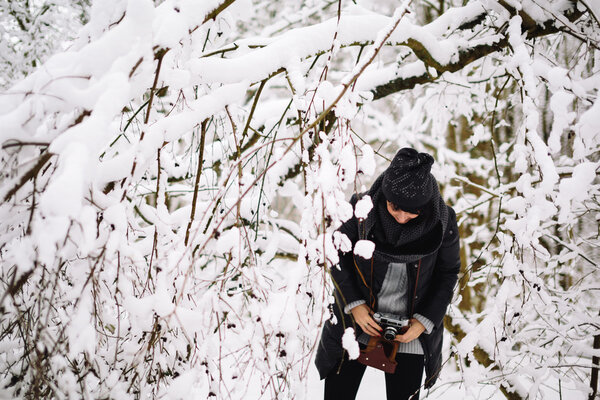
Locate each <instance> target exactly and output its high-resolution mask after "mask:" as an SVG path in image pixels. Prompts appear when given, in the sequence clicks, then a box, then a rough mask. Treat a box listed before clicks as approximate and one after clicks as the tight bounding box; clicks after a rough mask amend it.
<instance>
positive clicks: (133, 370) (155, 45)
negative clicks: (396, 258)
mask: <svg viewBox="0 0 600 400" xmlns="http://www.w3.org/2000/svg"><path fill="white" fill-rule="evenodd" d="M599 90H600V2H599V1H598V0H523V1H519V0H338V1H335V0H295V1H294V0H279V1H266V0H202V1H200V0H164V1H162V0H154V1H153V0H96V1H91V0H72V1H71V0H0V146H1V148H0V172H1V177H0V266H1V269H0V397H2V398H25V399H38V398H55V399H79V398H90V399H91V398H97V399H148V398H157V399H192V398H194V399H211V398H215V399H307V398H315V397H314V396H312V395H311V393H314V391H312V392H311V385H314V384H319V381H318V378H315V377H314V376H315V372H314V368H315V367H314V364H313V358H314V353H315V349H316V346H317V344H318V339H319V335H320V329H321V326H322V325H323V323H324V322H325V321H326V320H327V319H328V318H330V311H329V309H328V305H329V304H330V303H331V302H332V301H333V296H332V289H333V283H332V281H331V277H330V268H335V266H336V264H337V262H338V249H339V241H337V240H335V236H334V232H335V231H336V229H337V228H338V227H339V226H340V224H341V223H342V222H343V221H346V220H347V219H348V218H350V217H351V216H352V214H353V209H352V206H351V205H350V203H349V202H348V200H349V199H350V196H351V195H352V194H353V193H358V192H363V191H365V190H366V189H367V188H368V187H369V186H370V185H371V183H372V182H373V181H374V179H375V178H376V177H377V176H378V175H379V174H380V173H381V172H382V171H383V169H385V168H386V166H387V165H388V164H389V162H390V160H391V158H392V157H393V156H394V154H395V153H396V151H397V150H398V149H399V148H401V147H414V148H416V149H418V150H419V151H426V152H429V153H430V154H432V155H433V156H434V157H435V159H436V163H435V164H434V167H433V170H432V172H433V174H434V175H435V177H436V178H437V180H438V182H439V183H440V190H441V192H442V195H443V198H444V199H445V201H446V202H447V203H448V204H450V205H452V206H453V208H454V209H455V210H456V212H457V218H458V223H459V230H460V237H461V260H462V266H461V274H460V277H459V278H460V279H459V284H458V286H457V288H456V289H455V295H454V298H453V301H452V303H451V305H450V308H449V310H448V315H447V316H446V319H445V321H444V325H445V333H444V335H445V339H444V340H445V347H444V353H443V371H442V373H441V377H440V380H439V381H438V383H436V385H435V386H434V387H433V388H432V389H431V390H430V391H428V392H422V394H421V395H422V397H423V398H425V397H426V398H432V399H435V398H471V399H488V398H494V399H504V398H506V399H511V400H512V399H594V398H597V397H596V396H598V389H597V388H598V366H599V362H600V301H599V299H600V293H599V291H600V284H599V282H600V178H599V171H600V97H599ZM311 377H312V378H311ZM363 384H368V382H363ZM450 393H454V394H450ZM456 393H460V396H458V395H456ZM453 396H458V397H453Z"/></svg>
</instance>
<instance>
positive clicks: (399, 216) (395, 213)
mask: <svg viewBox="0 0 600 400" xmlns="http://www.w3.org/2000/svg"><path fill="white" fill-rule="evenodd" d="M386 201H387V200H386ZM387 210H388V212H389V213H390V215H391V216H392V217H394V219H395V220H396V222H398V223H399V224H405V223H407V222H408V221H410V220H412V219H415V218H417V217H418V216H419V214H412V213H409V212H406V211H402V210H401V209H400V208H398V207H396V205H394V203H391V202H389V201H387Z"/></svg>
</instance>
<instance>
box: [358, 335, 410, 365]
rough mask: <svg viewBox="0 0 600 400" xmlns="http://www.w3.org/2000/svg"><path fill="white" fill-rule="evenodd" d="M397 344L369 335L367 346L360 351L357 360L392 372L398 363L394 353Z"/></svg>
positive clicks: (396, 350)
mask: <svg viewBox="0 0 600 400" xmlns="http://www.w3.org/2000/svg"><path fill="white" fill-rule="evenodd" d="M399 345H400V344H399V343H398V342H388V341H387V340H385V339H383V338H380V337H375V336H371V338H370V339H369V344H368V345H367V348H366V349H364V350H361V351H360V355H359V356H358V359H357V361H358V362H359V363H361V364H364V365H367V366H369V367H373V368H377V369H380V370H382V371H384V372H387V373H388V374H393V373H394V371H396V365H398V363H397V362H396V353H397V352H398V346H399Z"/></svg>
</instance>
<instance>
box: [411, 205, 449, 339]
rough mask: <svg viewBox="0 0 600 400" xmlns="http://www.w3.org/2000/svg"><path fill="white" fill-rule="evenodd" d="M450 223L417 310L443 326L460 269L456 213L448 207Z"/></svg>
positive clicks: (437, 324)
mask: <svg viewBox="0 0 600 400" xmlns="http://www.w3.org/2000/svg"><path fill="white" fill-rule="evenodd" d="M448 211H449V212H448V225H447V227H446V232H445V233H444V239H443V240H442V245H441V246H440V248H439V250H438V253H437V257H436V260H435V264H434V270H433V275H432V277H431V284H430V285H429V288H427V291H426V292H425V294H424V296H423V299H422V301H421V302H420V304H419V306H418V307H416V310H415V312H417V313H419V314H421V315H423V316H424V317H426V318H428V319H429V320H430V321H431V322H433V323H434V324H435V326H438V327H439V326H441V324H442V321H443V319H444V315H446V309H447V308H448V304H450V301H451V300H452V294H453V292H454V286H455V285H456V281H457V280H458V273H459V271H460V243H459V237H458V226H457V223H456V213H455V212H454V210H453V209H452V208H451V207H448Z"/></svg>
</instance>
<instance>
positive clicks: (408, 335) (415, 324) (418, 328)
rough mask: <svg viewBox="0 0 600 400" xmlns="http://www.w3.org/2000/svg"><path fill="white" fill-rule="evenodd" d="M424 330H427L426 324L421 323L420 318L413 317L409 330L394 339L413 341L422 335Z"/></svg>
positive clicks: (405, 341)
mask: <svg viewBox="0 0 600 400" xmlns="http://www.w3.org/2000/svg"><path fill="white" fill-rule="evenodd" d="M423 332H425V326H424V325H423V324H422V323H420V322H419V320H418V319H416V318H411V319H410V327H409V328H408V330H407V331H406V332H404V334H402V335H396V339H394V340H395V341H396V342H401V343H408V342H412V341H413V340H415V339H416V338H418V337H419V336H421V333H423Z"/></svg>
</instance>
